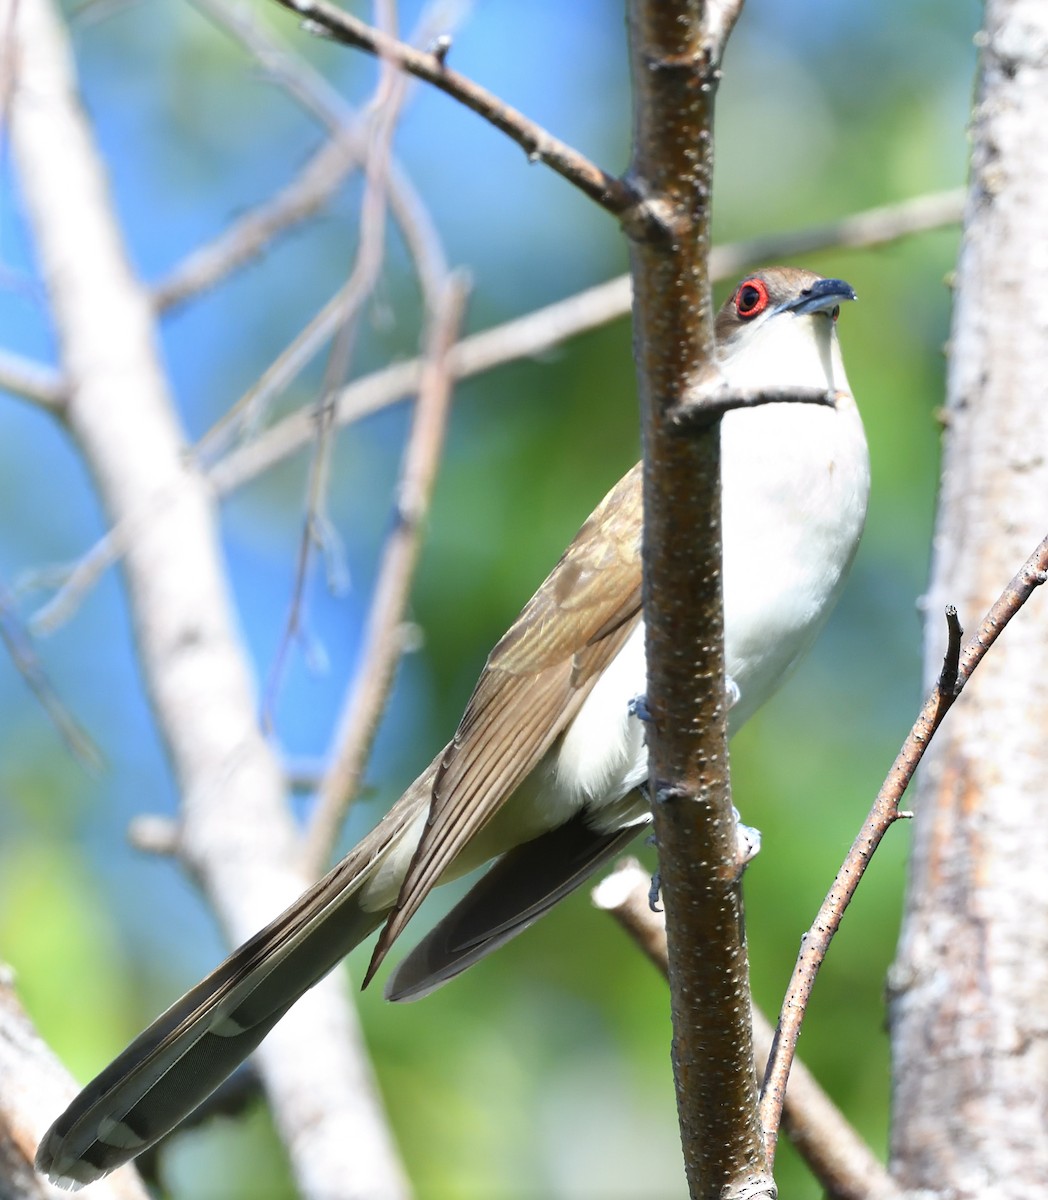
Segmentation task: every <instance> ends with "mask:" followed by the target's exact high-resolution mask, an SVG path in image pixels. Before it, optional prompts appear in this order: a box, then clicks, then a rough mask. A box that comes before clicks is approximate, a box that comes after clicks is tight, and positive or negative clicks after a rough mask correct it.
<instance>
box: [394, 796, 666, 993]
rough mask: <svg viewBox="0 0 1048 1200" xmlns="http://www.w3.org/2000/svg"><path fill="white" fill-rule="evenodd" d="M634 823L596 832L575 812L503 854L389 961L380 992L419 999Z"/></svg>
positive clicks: (487, 948) (539, 911)
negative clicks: (404, 951) (409, 946)
mask: <svg viewBox="0 0 1048 1200" xmlns="http://www.w3.org/2000/svg"><path fill="white" fill-rule="evenodd" d="M641 828H642V825H641V824H634V825H628V826H626V827H625V828H620V829H615V830H612V831H611V832H607V833H601V832H597V831H594V830H593V829H591V828H590V827H589V826H588V825H587V824H586V819H585V816H584V815H582V814H579V815H578V816H576V817H573V818H572V819H571V820H570V821H568V822H566V823H565V824H564V825H561V826H559V827H558V828H556V829H552V830H550V831H549V832H548V833H544V834H542V835H541V836H540V837H537V838H534V839H533V840H532V841H530V842H526V843H524V844H523V845H521V846H517V847H515V848H514V849H512V850H510V851H508V852H507V853H506V854H504V855H503V856H502V857H501V858H500V859H499V860H498V861H497V862H496V863H495V865H494V866H493V867H492V868H491V870H489V871H488V872H487V873H486V874H484V875H483V876H482V877H481V878H480V880H479V881H478V882H477V883H476V884H474V886H473V887H472V888H471V889H470V891H468V892H467V893H466V895H465V896H464V897H463V898H462V899H461V900H460V901H459V902H458V904H456V905H455V907H454V908H453V909H452V910H451V911H450V912H449V913H448V914H447V915H446V916H445V917H444V918H443V919H442V920H441V921H439V922H438V923H437V925H436V926H435V927H434V928H433V929H432V930H430V932H429V933H427V934H426V936H425V937H424V938H423V939H422V940H421V941H420V942H419V943H418V945H417V946H415V947H414V948H413V949H412V950H411V951H410V952H409V953H408V954H407V955H406V957H405V958H404V959H403V960H402V961H401V962H400V963H398V964H397V967H396V968H395V970H394V971H393V974H392V975H391V976H390V977H389V982H388V983H387V984H386V999H387V1000H419V999H421V998H422V997H423V996H426V995H428V994H429V993H430V992H432V991H434V990H435V989H436V988H438V987H440V986H441V985H442V984H445V983H447V982H448V980H450V979H454V978H455V976H456V975H460V974H461V973H462V972H463V971H465V970H466V968H467V967H471V966H472V965H473V964H474V963H475V962H478V961H479V960H480V959H482V958H486V957H487V955H489V954H491V953H492V952H493V951H495V950H497V949H498V948H499V947H500V946H504V945H505V944H506V942H508V941H509V940H510V939H511V938H515V937H516V936H517V934H518V933H523V931H524V930H525V929H527V928H528V926H529V925H532V924H534V922H535V921H537V920H538V919H539V917H541V916H542V915H543V914H545V913H547V912H548V911H549V910H550V909H551V908H552V907H553V906H554V905H555V904H556V903H557V902H558V901H560V900H562V899H563V898H564V897H565V896H566V895H568V893H569V892H572V891H574V889H575V888H577V887H578V886H579V885H580V884H581V883H583V882H584V881H585V880H586V879H587V878H588V877H589V876H590V875H592V873H593V872H594V871H595V870H596V869H597V868H598V867H599V866H600V865H601V864H602V863H605V862H607V861H608V860H609V859H611V858H614V856H615V855H616V854H618V853H620V852H621V851H622V850H624V849H625V848H626V847H627V846H628V845H629V843H630V842H632V841H633V839H634V838H635V837H636V836H637V834H638V833H639V832H640V830H641Z"/></svg>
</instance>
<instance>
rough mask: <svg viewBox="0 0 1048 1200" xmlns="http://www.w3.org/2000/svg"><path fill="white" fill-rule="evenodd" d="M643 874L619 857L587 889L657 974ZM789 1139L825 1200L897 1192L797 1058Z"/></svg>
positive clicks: (656, 929) (656, 924) (757, 1038)
mask: <svg viewBox="0 0 1048 1200" xmlns="http://www.w3.org/2000/svg"><path fill="white" fill-rule="evenodd" d="M648 892H649V882H648V875H647V872H645V871H644V870H643V869H642V867H641V865H640V863H638V862H637V860H636V859H632V858H631V859H623V860H622V861H621V862H620V863H618V865H617V866H616V868H615V870H614V871H613V872H612V873H611V874H610V875H608V876H607V877H606V878H605V879H602V880H601V882H600V883H599V884H597V886H596V887H595V888H594V889H593V890H592V892H591V893H590V895H591V897H592V899H593V903H594V905H595V906H596V907H597V908H600V909H603V910H604V911H605V912H607V913H610V915H611V916H613V917H614V918H615V920H616V921H618V923H619V925H621V926H622V928H623V929H624V930H625V931H626V933H627V934H628V935H629V936H630V937H631V938H632V939H633V940H634V942H636V944H637V945H638V946H639V948H640V949H641V950H642V951H643V952H644V954H645V955H646V956H647V957H648V958H649V959H650V960H651V962H652V963H654V965H655V967H656V968H657V970H659V971H660V972H661V973H662V975H663V976H665V975H666V973H667V961H666V919H665V915H664V914H663V913H661V912H653V911H652V908H651V905H650V904H649V903H648ZM751 1015H752V1017H753V1050H754V1054H755V1055H756V1061H757V1063H758V1064H761V1063H766V1062H767V1060H768V1055H769V1054H770V1053H771V1046H772V1038H773V1036H774V1032H775V1031H774V1030H773V1029H772V1026H771V1024H770V1022H769V1021H768V1019H767V1017H765V1016H764V1014H763V1013H762V1012H761V1011H760V1009H759V1008H757V1007H756V1005H754V1006H753V1008H752V1013H751ZM782 1125H783V1128H784V1129H785V1130H786V1132H787V1134H788V1135H789V1138H790V1141H791V1142H793V1144H794V1145H795V1146H796V1147H797V1150H798V1151H799V1153H800V1155H801V1157H802V1158H803V1159H804V1161H805V1162H806V1163H807V1164H808V1166H809V1167H810V1168H811V1171H812V1174H813V1175H814V1176H815V1178H816V1179H817V1180H818V1181H819V1183H821V1184H822V1185H823V1187H825V1188H826V1190H827V1193H828V1196H829V1200H896V1198H898V1197H900V1196H901V1193H900V1191H899V1189H898V1188H897V1187H896V1186H895V1184H894V1183H893V1182H892V1179H891V1177H890V1176H889V1174H888V1172H887V1171H886V1170H885V1168H884V1166H883V1165H882V1164H881V1163H880V1162H878V1160H877V1159H876V1157H875V1156H874V1154H873V1151H872V1150H870V1148H869V1146H867V1144H866V1143H865V1142H864V1141H863V1139H862V1138H861V1137H860V1136H859V1134H858V1132H857V1131H856V1130H855V1129H854V1127H853V1126H852V1125H851V1124H849V1122H848V1121H847V1120H846V1119H845V1117H844V1114H843V1113H842V1112H841V1111H840V1109H839V1108H838V1107H837V1106H836V1105H835V1104H834V1103H833V1101H832V1100H831V1099H830V1098H829V1096H827V1095H826V1093H825V1092H824V1091H823V1090H822V1088H821V1087H820V1086H819V1084H818V1082H817V1081H816V1079H815V1077H814V1076H813V1075H812V1073H811V1072H810V1071H809V1070H808V1068H807V1067H806V1066H805V1065H804V1064H803V1063H802V1062H800V1061H799V1060H798V1061H797V1062H795V1063H794V1065H793V1070H792V1071H791V1072H790V1082H789V1087H788V1088H787V1091H786V1101H785V1106H784V1108H783V1112H782Z"/></svg>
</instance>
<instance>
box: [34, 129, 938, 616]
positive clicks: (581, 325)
mask: <svg viewBox="0 0 1048 1200" xmlns="http://www.w3.org/2000/svg"><path fill="white" fill-rule="evenodd" d="M322 153H323V152H322ZM318 157H319V156H318ZM391 169H392V168H391ZM390 189H391V191H390V200H391V207H392V200H393V196H394V194H395V193H394V192H393V179H392V178H391V179H390ZM960 200H961V194H960V193H959V192H942V193H933V194H930V195H927V196H918V197H916V198H914V199H912V200H904V201H902V202H900V203H899V204H893V205H887V206H884V207H882V208H874V209H869V210H867V211H865V212H862V213H856V214H854V215H853V216H850V217H845V218H844V219H843V220H841V221H835V222H831V223H830V224H828V225H819V226H814V227H812V228H811V229H807V230H801V231H799V232H797V233H793V234H783V235H781V236H780V237H774V238H759V239H754V240H750V241H744V242H735V243H732V244H730V245H727V246H721V247H718V248H716V249H715V250H714V251H713V253H712V254H711V256H710V273H711V275H712V277H713V278H714V279H716V280H721V279H726V278H734V277H736V276H738V275H739V274H740V273H741V272H743V271H744V270H745V269H746V268H747V267H751V266H753V265H754V264H755V263H757V262H758V261H765V260H767V261H771V260H775V261H777V260H779V259H781V258H785V257H790V256H791V255H793V254H800V253H802V252H803V253H808V252H811V251H814V250H823V249H826V248H827V247H828V246H833V245H838V244H841V245H847V246H851V247H853V248H854V247H859V246H873V245H880V244H883V243H884V242H890V241H894V240H896V239H897V238H901V237H908V236H911V235H913V234H916V233H921V232H926V231H928V230H931V229H938V228H941V227H942V226H944V225H951V224H954V223H956V222H957V221H958V220H959V217H960ZM841 239H843V241H842V240H841ZM219 257H220V256H219ZM217 269H218V270H219V272H220V273H222V272H224V270H225V268H224V267H223V266H221V265H219V266H218V267H217ZM165 286H166V285H165ZM171 286H172V287H174V286H175V283H174V281H173V280H172V281H171ZM342 299H343V296H342V292H341V291H340V292H339V293H338V295H336V296H335V297H334V298H333V299H332V300H331V301H330V302H329V303H328V304H327V305H326V306H325V307H324V308H323V309H322V310H321V311H320V313H318V314H317V316H316V317H314V318H313V321H312V322H311V323H310V325H309V326H307V329H306V330H304V331H303V333H302V334H300V335H299V338H298V339H296V341H295V342H293V343H292V344H291V345H290V346H289V347H288V348H287V349H286V350H285V351H284V352H283V354H282V355H281V356H280V357H279V358H278V359H277V360H275V362H274V363H273V364H272V365H271V366H270V368H269V369H268V370H267V372H265V373H264V374H263V376H262V378H261V379H260V380H259V381H258V382H257V383H256V384H255V385H254V387H253V388H252V389H251V390H250V391H249V392H247V393H245V395H244V396H243V397H242V398H241V399H240V400H239V401H238V402H237V404H236V405H234V406H233V408H232V409H231V410H230V412H229V413H227V414H226V416H225V417H223V418H222V421H220V422H219V423H218V424H217V425H216V426H215V427H214V428H213V429H212V430H211V431H210V432H209V433H207V434H205V435H204V438H203V439H202V440H201V442H200V443H198V445H197V452H198V453H200V454H203V453H204V452H205V451H206V452H208V453H210V452H212V451H213V450H214V448H215V447H216V446H221V445H223V444H224V441H225V438H224V437H223V431H225V430H227V429H228V426H229V425H230V423H240V424H242V425H244V426H245V427H247V426H250V425H251V424H252V423H253V422H254V415H253V413H254V412H256V411H257V410H255V409H253V408H252V406H253V405H255V404H256V403H257V404H258V405H259V406H261V404H262V403H263V402H264V400H265V398H266V397H268V396H270V395H273V394H275V393H276V392H278V391H280V390H281V388H283V387H285V386H286V385H287V382H288V381H289V380H290V379H292V378H294V376H295V374H296V373H297V372H298V371H299V370H301V368H302V366H303V365H304V363H305V362H307V361H308V360H309V359H310V358H312V356H313V355H314V354H316V353H317V350H318V349H319V347H320V346H321V345H322V344H323V342H324V341H325V340H326V339H327V338H328V337H330V336H331V333H332V331H333V330H334V329H335V328H336V327H337V324H338V321H339V318H340V314H341V312H342V311H343V310H342V307H341V304H342ZM629 311H630V281H629V276H628V275H620V276H618V277H617V278H615V279H612V280H609V281H608V282H607V283H602V284H598V285H597V286H595V287H592V288H588V289H586V290H585V291H583V292H578V293H577V294H576V295H574V296H569V297H568V298H567V299H565V300H558V301H556V302H555V303H553V304H548V305H546V306H545V307H544V308H540V309H536V310H535V311H534V312H532V313H528V314H527V315H526V316H523V317H516V318H514V319H513V320H511V321H506V322H504V323H502V324H500V325H495V326H493V327H492V328H491V329H485V330H483V331H481V332H480V333H475V334H471V335H470V336H469V337H466V338H463V339H462V341H460V342H459V343H458V345H457V346H455V347H454V349H453V350H452V352H451V354H450V355H449V357H448V369H449V370H450V371H451V374H452V376H453V378H454V379H456V380H459V379H467V378H471V377H472V376H475V375H481V374H483V373H484V372H485V371H490V370H493V369H494V368H495V367H498V366H502V365H504V364H505V363H507V362H512V361H513V360H515V359H519V358H526V357H529V356H537V355H541V354H543V353H545V352H547V351H549V350H551V349H553V348H554V347H556V346H559V345H561V344H562V343H564V342H566V341H568V340H569V339H570V338H572V337H576V336H578V335H579V334H582V333H586V332H588V331H590V330H592V329H598V328H600V327H601V326H603V325H606V324H608V323H609V322H611V321H614V320H617V319H618V318H620V317H624V316H626V315H627V314H628V313H629ZM421 368H422V360H421V359H418V358H415V359H410V360H409V361H407V362H403V363H396V364H394V365H392V366H389V367H385V368H383V369H382V370H379V371H375V372H374V373H373V374H371V375H368V376H365V377H364V378H363V379H360V380H356V381H355V382H353V383H350V384H348V385H347V386H346V387H345V388H344V389H343V391H342V394H341V395H340V397H339V401H338V406H337V409H336V413H335V420H336V421H337V423H338V424H339V425H349V424H351V423H352V422H354V421H358V420H361V419H362V418H363V417H366V416H370V415H371V414H372V413H375V412H378V411H380V410H381V409H383V408H386V407H388V406H389V405H391V404H396V403H398V402H399V401H402V400H406V399H407V398H408V397H410V396H413V395H415V394H416V392H417V391H418V384H419V378H420V373H421ZM256 389H257V390H256ZM312 432H313V426H312V423H311V420H310V414H309V411H308V410H305V409H304V410H301V411H299V412H296V413H292V414H291V415H290V416H288V417H285V418H283V419H282V420H280V421H278V422H277V423H276V424H275V425H273V426H272V427H271V428H270V429H266V430H264V431H263V432H262V433H260V434H258V435H257V436H256V437H254V438H252V440H251V441H249V442H247V443H245V444H244V445H242V446H239V447H237V448H236V449H235V450H232V451H230V452H229V453H228V454H226V456H225V457H223V458H221V459H220V460H219V461H218V462H216V463H214V464H213V465H212V466H210V467H209V468H208V470H207V474H208V478H209V480H210V482H211V484H212V486H213V487H214V489H215V491H216V492H217V493H218V495H220V496H225V495H228V494H229V493H230V492H233V491H235V490H236V489H237V488H239V487H242V486H243V485H244V484H245V483H248V482H249V481H250V480H252V479H255V478H257V477H258V476H259V475H261V474H263V473H264V472H265V471H267V470H269V469H270V467H272V466H274V465H275V464H276V463H278V462H282V461H283V460H284V459H285V458H289V457H290V456H291V455H293V454H296V453H298V452H299V451H300V450H301V449H302V448H303V447H304V446H306V445H308V444H309V440H310V438H311V436H312ZM125 541H126V539H125V536H124V534H123V533H122V532H121V530H120V528H119V527H114V529H112V530H110V532H109V533H108V534H106V535H105V537H104V538H103V539H102V540H101V541H100V542H98V543H97V544H96V545H95V546H94V547H93V548H92V549H91V550H90V551H88V553H87V555H86V556H85V557H84V558H83V559H81V560H80V562H79V563H78V564H77V565H76V566H75V568H74V569H73V571H72V573H71V574H70V577H69V580H68V582H67V583H66V584H65V585H64V586H63V587H62V589H61V591H60V592H59V593H57V594H56V595H55V596H54V597H53V598H52V600H51V601H50V602H49V603H48V604H47V605H45V606H44V607H43V608H42V609H41V610H40V611H39V612H38V613H37V614H36V616H35V617H34V620H33V626H34V628H40V629H45V628H46V629H48V630H51V629H53V628H55V627H56V626H57V625H59V624H61V623H62V622H63V621H65V620H68V618H69V617H70V616H71V615H72V613H73V612H74V611H75V608H76V606H77V605H78V604H79V602H80V601H81V599H82V598H83V597H84V596H85V595H86V594H87V592H88V591H89V590H90V589H91V588H92V587H93V586H94V584H95V583H96V582H97V581H98V579H99V578H101V576H102V575H103V574H104V572H105V571H106V570H108V568H109V567H110V566H112V565H113V564H114V563H116V562H118V561H119V559H120V556H121V554H123V552H124V551H123V547H124V545H125Z"/></svg>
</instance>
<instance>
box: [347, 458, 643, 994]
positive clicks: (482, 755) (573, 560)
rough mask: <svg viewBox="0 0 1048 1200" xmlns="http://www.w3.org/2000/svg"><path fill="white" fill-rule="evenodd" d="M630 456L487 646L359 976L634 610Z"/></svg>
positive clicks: (552, 735) (638, 509) (548, 742)
mask: <svg viewBox="0 0 1048 1200" xmlns="http://www.w3.org/2000/svg"><path fill="white" fill-rule="evenodd" d="M641 528H642V503H641V473H640V464H637V466H635V467H634V468H633V469H632V470H631V471H629V472H628V473H627V474H626V475H625V476H623V478H622V479H621V480H620V481H619V482H618V483H617V484H616V485H615V487H614V488H612V490H611V491H610V492H609V493H608V495H607V496H605V498H604V499H603V501H601V503H600V505H598V507H597V508H596V509H595V510H594V512H593V513H592V514H591V516H590V517H589V518H588V519H587V521H586V523H585V524H584V525H583V526H582V528H581V529H580V530H579V532H578V534H577V535H576V537H575V539H574V540H573V541H572V543H571V544H570V545H569V547H568V548H567V550H566V551H565V552H564V554H563V555H562V556H561V558H560V561H559V562H558V563H557V565H556V566H555V567H554V568H553V570H552V571H551V572H550V574H549V576H548V577H547V578H546V580H545V582H544V583H543V584H542V586H541V587H540V588H539V590H538V591H537V592H536V593H535V595H534V596H533V597H532V598H531V600H530V601H529V602H528V604H527V605H526V606H525V608H524V610H523V612H521V614H520V616H519V617H518V618H517V620H516V621H515V622H514V623H513V625H512V626H511V628H510V629H509V631H508V632H507V633H506V635H505V636H504V637H503V638H502V640H501V641H500V642H499V643H498V645H497V646H496V647H495V648H494V650H492V652H491V654H490V655H489V657H488V661H487V664H486V665H485V668H484V671H483V673H482V674H481V677H480V679H479V680H478V682H477V686H476V688H475V689H474V691H473V695H472V696H471V697H470V701H469V703H468V705H467V706H466V711H465V713H464V715H463V717H462V721H461V722H460V724H459V727H458V729H457V730H456V733H455V736H454V738H453V739H452V740H451V743H450V744H449V746H448V748H447V749H446V751H445V752H444V757H443V759H442V760H441V763H440V767H439V768H438V770H437V775H436V779H435V781H434V786H433V796H432V799H431V802H430V811H429V818H428V820H427V824H426V828H425V830H424V832H423V834H422V838H421V840H420V841H419V845H418V848H417V850H416V851H415V855H414V857H413V859H412V861H411V864H410V866H409V868H408V872H407V875H406V876H405V879H404V882H403V885H402V887H401V890H400V895H399V897H398V899H397V903H396V905H395V906H394V908H393V909H392V911H391V912H390V914H389V917H388V918H387V921H386V925H385V927H384V929H383V930H382V933H381V935H380V936H379V940H378V944H377V945H376V947H375V953H374V955H373V957H372V960H371V965H370V966H369V968H368V972H367V975H366V977H365V983H367V982H368V981H369V980H370V979H371V977H372V976H373V975H374V973H375V971H376V970H377V969H378V966H379V964H380V963H381V962H382V959H383V958H384V957H385V955H386V953H387V952H388V950H389V948H390V946H391V945H392V944H393V942H394V941H395V940H396V938H397V937H398V936H399V934H400V933H401V931H402V930H403V928H404V926H405V925H406V924H407V922H408V921H409V920H410V919H411V917H412V916H414V914H415V912H417V910H418V908H419V906H420V905H421V903H422V901H423V900H424V899H425V898H426V896H427V895H428V893H429V891H430V890H431V889H432V888H433V886H434V885H435V884H436V883H437V882H438V881H439V879H440V878H441V876H442V875H443V874H444V872H445V871H446V870H447V869H448V867H449V866H450V865H451V863H452V862H453V861H454V859H455V857H456V856H457V855H458V854H459V853H460V852H461V850H462V848H463V847H464V846H465V845H466V844H467V843H468V842H469V841H470V839H471V838H473V837H474V836H475V835H476V833H477V832H478V831H479V830H480V829H482V828H483V827H484V826H485V825H486V824H487V823H488V821H490V820H491V818H492V817H493V816H494V815H495V813H497V812H498V811H499V809H500V808H501V807H502V805H503V804H504V803H505V802H506V800H507V799H508V798H509V797H510V796H511V795H512V794H513V792H514V791H515V790H516V789H517V787H519V785H520V783H521V781H522V780H523V779H524V778H525V777H526V776H527V775H528V774H529V773H530V772H531V771H532V770H534V769H535V767H536V766H537V765H538V763H539V762H540V761H541V760H542V757H543V756H544V755H545V754H546V753H547V751H548V750H549V749H550V748H551V747H552V745H553V744H554V743H555V742H556V740H557V738H558V737H560V735H561V734H562V733H563V732H564V730H565V729H566V728H567V727H568V725H569V724H570V723H571V721H572V720H573V718H574V717H575V715H576V714H577V712H578V710H579V708H580V707H581V706H582V704H583V702H584V701H585V699H586V697H587V696H588V695H589V692H590V690H591V689H592V687H593V684H594V683H595V682H596V679H597V677H598V676H599V674H600V672H601V671H602V670H603V669H604V668H605V667H606V666H607V665H608V663H610V662H611V660H612V659H613V658H614V657H615V655H616V654H617V653H618V651H619V650H620V649H621V648H622V646H623V645H624V644H625V642H626V640H627V638H628V637H629V635H630V633H631V632H632V631H633V629H634V628H635V626H636V623H637V621H638V620H639V618H640V607H641V557H640V556H641Z"/></svg>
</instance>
